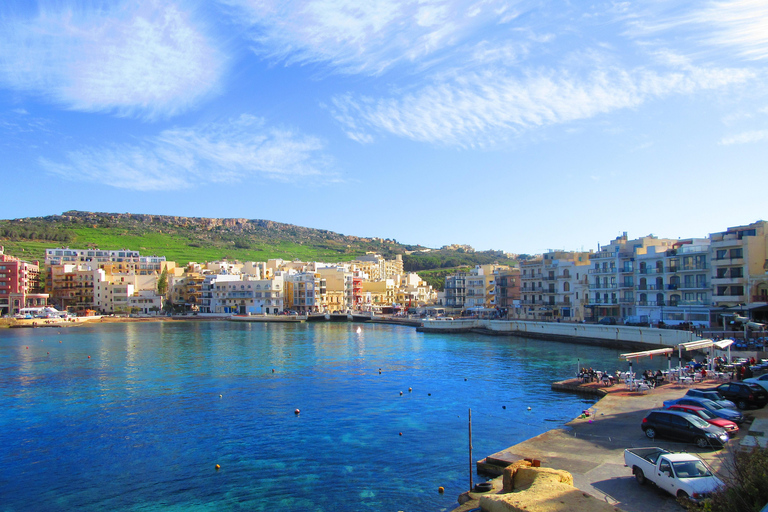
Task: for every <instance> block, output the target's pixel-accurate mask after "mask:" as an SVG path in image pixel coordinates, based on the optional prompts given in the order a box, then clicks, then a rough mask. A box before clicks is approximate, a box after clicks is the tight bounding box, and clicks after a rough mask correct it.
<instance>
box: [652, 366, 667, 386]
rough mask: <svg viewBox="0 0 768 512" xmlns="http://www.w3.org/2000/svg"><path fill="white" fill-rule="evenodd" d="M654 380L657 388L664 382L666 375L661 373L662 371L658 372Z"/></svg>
mask: <svg viewBox="0 0 768 512" xmlns="http://www.w3.org/2000/svg"><path fill="white" fill-rule="evenodd" d="M653 380H655V381H656V385H657V386H659V385H661V383H662V382H664V374H663V373H661V370H656V375H654V376H653Z"/></svg>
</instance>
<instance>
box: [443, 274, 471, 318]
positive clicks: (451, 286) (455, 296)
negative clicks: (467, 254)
mask: <svg viewBox="0 0 768 512" xmlns="http://www.w3.org/2000/svg"><path fill="white" fill-rule="evenodd" d="M468 275H469V274H468V273H467V272H457V273H455V274H452V275H449V276H445V307H446V308H448V309H459V310H463V309H464V305H465V302H466V299H467V276H468Z"/></svg>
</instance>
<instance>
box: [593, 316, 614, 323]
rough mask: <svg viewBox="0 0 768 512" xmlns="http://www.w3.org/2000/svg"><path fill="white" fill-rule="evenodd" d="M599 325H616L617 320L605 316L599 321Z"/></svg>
mask: <svg viewBox="0 0 768 512" xmlns="http://www.w3.org/2000/svg"><path fill="white" fill-rule="evenodd" d="M597 323H598V324H600V325H616V319H615V318H613V317H612V316H605V317H603V318H601V319H600V320H598V322H597Z"/></svg>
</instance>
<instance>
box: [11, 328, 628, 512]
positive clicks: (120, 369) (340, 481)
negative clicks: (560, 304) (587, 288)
mask: <svg viewBox="0 0 768 512" xmlns="http://www.w3.org/2000/svg"><path fill="white" fill-rule="evenodd" d="M358 328H359V332H358ZM618 354H619V350H610V349H605V348H598V347H590V346H584V345H575V344H567V343H558V342H546V341H541V340H533V339H526V338H512V337H493V336H480V335H442V334H426V333H418V332H416V330H415V329H414V328H412V327H401V326H391V325H381V324H357V323H309V324H258V323H250V324H247V323H234V322H225V321H200V322H194V321H190V322H157V323H125V324H101V325H91V326H83V327H72V328H66V329H51V328H44V329H41V328H38V329H2V330H0V463H1V466H0V467H2V471H0V510H2V511H22V510H24V511H26V510H35V511H36V510H42V511H50V512H56V511H70V510H78V511H97V510H98V511H103V510H110V511H154V510H164V511H167V510H179V511H182V510H183V511H208V510H210V511H214V510H215V511H230V510H232V511H235V510H244V511H245V510H248V511H261V510H264V511H328V512H338V511H376V512H382V511H392V512H397V511H403V512H408V511H443V510H452V509H453V508H455V507H456V506H457V502H456V499H457V497H458V495H459V494H460V493H461V492H463V491H465V490H467V489H468V486H469V458H468V410H469V409H470V408H471V409H472V433H473V446H474V457H473V458H474V460H478V459H480V458H482V457H484V456H486V455H490V454H491V453H494V452H497V451H500V450H502V449H504V448H506V447H508V446H511V445H513V444H516V443H518V442H520V441H523V440H525V439H527V438H530V437H532V436H535V435H538V434H540V433H542V432H544V431H546V430H549V429H552V428H556V427H559V426H561V425H563V424H564V423H566V422H567V421H570V420H571V419H573V418H574V417H575V416H578V414H580V413H581V411H582V410H583V409H584V408H586V407H588V406H589V405H590V404H592V403H593V401H592V400H588V399H584V398H583V397H579V396H576V395H571V394H566V393H556V392H552V391H551V390H550V384H551V382H552V381H553V380H560V379H563V378H566V377H570V376H573V375H574V374H575V372H576V368H577V359H578V360H580V361H581V364H582V366H591V367H593V368H595V369H598V368H599V369H605V370H611V371H613V370H616V369H617V368H623V367H624V365H623V363H620V361H619V359H618ZM89 356H90V358H89ZM409 388H410V389H411V390H409ZM401 393H402V394H401ZM528 407H530V408H531V410H530V411H529V410H528ZM296 409H299V410H300V413H299V414H298V415H297V414H295V410H296ZM217 464H218V465H219V466H220V469H219V470H217V469H216V468H215V466H216V465H217ZM482 480H483V479H482V478H479V477H477V476H476V475H475V477H474V481H475V482H478V481H482ZM440 486H442V487H444V488H445V493H444V494H439V493H438V487H440Z"/></svg>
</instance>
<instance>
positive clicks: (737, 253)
mask: <svg viewBox="0 0 768 512" xmlns="http://www.w3.org/2000/svg"><path fill="white" fill-rule="evenodd" d="M730 256H731V259H735V258H743V257H744V249H742V248H738V249H731V254H730Z"/></svg>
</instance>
